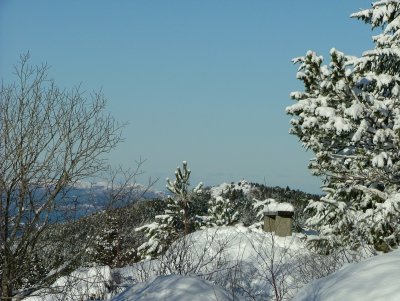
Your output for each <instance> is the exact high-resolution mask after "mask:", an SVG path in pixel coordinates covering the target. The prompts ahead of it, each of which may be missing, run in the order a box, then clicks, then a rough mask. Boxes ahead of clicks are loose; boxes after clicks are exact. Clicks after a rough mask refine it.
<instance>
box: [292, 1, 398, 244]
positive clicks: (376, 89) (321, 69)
mask: <svg viewBox="0 0 400 301" xmlns="http://www.w3.org/2000/svg"><path fill="white" fill-rule="evenodd" d="M352 17H354V18H357V19H361V20H363V21H364V22H366V23H368V24H370V25H371V26H372V27H373V28H375V27H381V28H382V32H381V33H379V34H378V35H376V36H374V37H373V41H374V44H375V47H374V49H372V50H368V51H365V52H364V53H363V55H362V56H361V57H359V58H357V57H352V56H347V55H344V54H343V53H341V52H339V51H337V50H336V49H332V50H331V52H330V56H331V60H330V63H329V65H323V58H322V57H321V56H318V55H316V54H315V53H314V52H312V51H309V52H307V54H306V56H304V57H300V58H296V59H294V62H295V63H297V64H299V69H298V72H297V78H298V79H299V80H300V81H302V82H303V83H304V91H301V92H293V93H292V94H291V98H292V99H294V100H295V101H296V103H295V104H294V105H292V106H289V107H288V108H287V109H286V110H287V113H288V114H290V115H293V116H294V117H295V118H293V119H292V120H291V124H292V128H291V133H292V134H294V135H296V136H298V137H299V138H300V140H301V142H302V144H303V146H304V147H305V148H306V149H311V150H312V151H313V152H314V154H315V158H313V160H312V161H311V163H310V165H309V168H310V169H311V171H312V173H313V174H314V175H318V176H322V177H324V180H325V183H326V185H325V188H324V189H325V192H326V193H327V194H326V196H324V197H323V198H322V199H321V201H311V202H310V204H309V205H308V210H312V211H313V212H314V213H315V214H314V215H313V217H312V218H310V219H309V220H308V221H307V223H308V225H309V226H310V227H313V228H316V229H317V230H319V231H320V237H321V239H323V240H324V241H325V242H328V243H329V244H330V245H332V244H342V245H343V244H345V245H350V246H352V247H358V246H360V245H362V244H365V243H366V244H372V245H374V246H375V248H376V249H384V250H387V249H390V248H391V247H393V246H396V245H398V244H399V243H400V194H399V188H400V186H399V184H400V1H399V0H384V1H376V2H374V3H373V4H372V7H371V8H370V9H366V10H362V11H360V12H358V13H355V14H353V15H352Z"/></svg>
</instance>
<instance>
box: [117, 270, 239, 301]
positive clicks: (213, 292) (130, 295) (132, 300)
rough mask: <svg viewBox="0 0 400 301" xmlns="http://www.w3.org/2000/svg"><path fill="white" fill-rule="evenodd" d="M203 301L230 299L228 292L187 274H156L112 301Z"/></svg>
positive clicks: (225, 300)
mask: <svg viewBox="0 0 400 301" xmlns="http://www.w3.org/2000/svg"><path fill="white" fill-rule="evenodd" d="M159 300H165V301H187V300H190V301H204V300H210V301H212V300H218V301H228V300H232V298H231V297H230V294H229V293H228V292H227V291H226V290H224V289H223V288H221V287H217V286H213V285H212V284H210V283H209V282H207V281H205V280H203V279H200V278H197V277H189V276H181V275H168V276H158V277H155V278H152V279H149V280H148V281H146V282H143V283H139V284H136V285H134V286H132V287H131V288H128V289H127V290H125V291H124V292H122V293H121V294H119V295H117V296H116V297H114V298H113V299H112V301H159Z"/></svg>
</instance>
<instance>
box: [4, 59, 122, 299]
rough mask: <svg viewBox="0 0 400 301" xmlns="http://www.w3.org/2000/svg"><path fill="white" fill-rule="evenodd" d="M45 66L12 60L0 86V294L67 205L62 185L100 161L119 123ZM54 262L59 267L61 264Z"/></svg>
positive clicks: (7, 291)
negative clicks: (7, 80)
mask: <svg viewBox="0 0 400 301" xmlns="http://www.w3.org/2000/svg"><path fill="white" fill-rule="evenodd" d="M47 71H48V67H47V65H41V66H35V67H33V66H31V65H29V54H27V55H22V56H21V61H20V63H19V64H18V65H17V66H15V75H16V81H15V82H14V83H12V84H8V85H6V84H4V83H2V84H1V90H0V258H1V262H0V264H1V274H0V280H1V298H2V299H9V298H10V297H11V296H12V295H13V294H14V292H15V289H17V288H19V287H21V286H23V283H22V282H23V279H24V275H26V273H27V272H28V271H27V270H26V268H30V265H29V264H27V262H26V261H27V260H28V258H29V254H30V253H31V251H32V250H33V249H34V248H35V243H36V241H37V240H38V238H39V237H40V235H41V234H42V233H43V231H44V230H45V229H46V227H48V225H50V224H51V223H52V222H54V220H55V219H57V218H58V217H59V215H58V209H59V208H61V207H64V208H65V206H68V204H67V198H65V196H66V193H67V190H68V187H70V186H71V185H73V184H74V183H75V182H76V181H79V180H82V179H85V178H87V177H91V176H93V175H95V174H96V173H97V172H99V171H102V170H104V169H105V168H106V164H107V161H106V159H105V156H104V155H105V154H107V153H108V152H110V151H111V150H112V149H113V148H114V147H115V146H116V145H117V144H118V143H119V142H121V140H122V138H121V129H122V127H123V124H120V123H118V122H116V121H115V119H114V118H113V117H112V116H110V115H109V114H107V113H106V112H105V105H106V100H105V98H104V96H103V95H102V93H100V92H99V93H92V94H90V96H89V97H86V95H85V93H83V92H82V91H81V89H80V87H79V86H78V87H75V88H74V89H72V90H70V91H67V90H62V89H60V88H58V87H57V86H56V85H55V83H54V82H53V81H52V80H49V79H48V77H47ZM61 270H62V269H60V270H59V271H61Z"/></svg>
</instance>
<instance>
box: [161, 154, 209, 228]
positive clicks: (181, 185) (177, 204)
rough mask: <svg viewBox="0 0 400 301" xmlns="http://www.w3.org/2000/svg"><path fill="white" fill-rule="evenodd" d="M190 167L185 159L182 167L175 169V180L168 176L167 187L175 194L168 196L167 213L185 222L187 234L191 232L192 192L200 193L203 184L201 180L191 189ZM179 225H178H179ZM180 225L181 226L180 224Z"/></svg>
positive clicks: (184, 226)
mask: <svg viewBox="0 0 400 301" xmlns="http://www.w3.org/2000/svg"><path fill="white" fill-rule="evenodd" d="M190 173H191V171H190V169H188V166H187V162H186V161H183V163H182V169H180V167H179V166H178V167H177V169H176V171H175V181H174V182H172V181H171V180H170V179H168V178H167V185H166V187H167V189H168V190H169V191H170V192H171V193H172V194H173V195H172V196H169V197H168V200H169V202H168V204H167V207H168V209H167V210H166V211H165V213H166V214H168V215H171V216H174V219H175V220H176V223H180V222H183V228H184V232H185V235H187V234H189V232H190V226H191V219H192V216H191V215H190V212H189V210H190V203H191V202H192V194H193V193H198V192H199V191H200V190H201V187H202V186H203V184H202V183H201V182H200V183H199V184H198V185H197V186H196V187H195V188H194V189H193V190H189V186H190V183H189V177H190ZM177 226H178V225H177ZM178 227H179V226H178Z"/></svg>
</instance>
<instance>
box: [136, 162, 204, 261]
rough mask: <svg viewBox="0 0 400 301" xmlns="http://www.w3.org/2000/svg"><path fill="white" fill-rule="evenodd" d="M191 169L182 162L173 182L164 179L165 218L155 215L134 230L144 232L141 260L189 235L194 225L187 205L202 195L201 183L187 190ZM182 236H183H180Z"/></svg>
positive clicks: (156, 253)
mask: <svg viewBox="0 0 400 301" xmlns="http://www.w3.org/2000/svg"><path fill="white" fill-rule="evenodd" d="M190 173H191V171H190V169H188V167H187V162H186V161H183V165H182V169H181V168H180V167H177V170H176V171H175V178H176V179H175V181H174V182H172V181H171V180H170V179H168V178H167V185H166V187H167V189H168V190H169V191H170V192H171V193H172V195H171V196H168V198H167V199H166V200H165V202H166V203H167V209H165V211H164V214H162V215H156V216H155V221H154V222H153V223H150V224H147V225H144V226H142V227H139V228H136V229H135V231H142V232H144V234H145V236H146V239H147V241H146V242H145V243H144V244H142V245H141V246H140V247H139V248H138V252H139V255H140V256H141V257H142V258H147V259H149V258H154V257H157V256H158V255H160V254H162V253H163V252H164V251H165V248H166V247H167V246H169V245H170V244H171V243H172V242H173V241H175V240H176V239H178V238H179V237H180V236H181V235H182V234H185V235H186V234H189V233H190V231H191V228H192V224H193V222H194V216H193V214H192V212H191V210H190V209H191V207H190V203H191V202H192V196H193V194H197V193H199V192H200V191H201V187H202V185H203V184H202V183H199V184H198V185H197V186H196V187H195V188H193V189H189V187H190V183H189V177H190ZM182 232H183V233H182Z"/></svg>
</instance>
